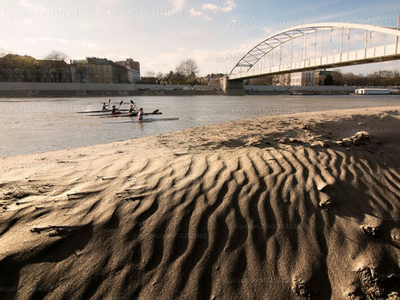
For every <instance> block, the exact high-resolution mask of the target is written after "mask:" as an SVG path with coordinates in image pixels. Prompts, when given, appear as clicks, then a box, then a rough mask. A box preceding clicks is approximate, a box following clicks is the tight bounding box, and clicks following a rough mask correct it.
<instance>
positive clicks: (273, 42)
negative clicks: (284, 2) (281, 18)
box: [228, 22, 400, 79]
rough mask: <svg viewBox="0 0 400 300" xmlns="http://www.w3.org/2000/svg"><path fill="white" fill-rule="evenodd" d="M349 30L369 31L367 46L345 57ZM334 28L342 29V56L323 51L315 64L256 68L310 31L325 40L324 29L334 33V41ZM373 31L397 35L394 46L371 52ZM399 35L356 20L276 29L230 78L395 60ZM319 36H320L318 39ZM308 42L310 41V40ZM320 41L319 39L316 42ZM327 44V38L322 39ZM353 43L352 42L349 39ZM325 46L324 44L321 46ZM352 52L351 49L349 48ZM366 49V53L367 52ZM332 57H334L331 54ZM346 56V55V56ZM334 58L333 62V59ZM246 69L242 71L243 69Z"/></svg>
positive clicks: (254, 48)
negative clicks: (327, 53)
mask: <svg viewBox="0 0 400 300" xmlns="http://www.w3.org/2000/svg"><path fill="white" fill-rule="evenodd" d="M345 29H348V30H349V33H348V38H349V39H350V30H362V31H365V35H366V37H365V43H364V44H365V45H364V49H361V50H360V51H361V52H360V51H359V52H358V53H353V57H352V56H351V55H350V53H347V58H346V57H343V55H342V54H343V53H344V52H343V45H344V41H343V36H344V35H346V34H344V30H345ZM334 30H341V42H340V43H341V44H340V47H341V48H340V53H339V54H340V57H338V58H335V57H334V58H331V59H329V58H328V57H323V55H322V50H321V57H319V60H317V59H315V61H314V62H313V63H309V65H308V66H307V65H306V64H302V63H298V64H297V65H296V64H294V65H293V64H290V66H289V65H288V64H287V65H285V66H281V65H280V66H279V68H275V69H273V70H272V69H270V70H269V71H268V70H262V71H259V70H254V67H255V66H256V65H257V63H258V62H259V61H260V60H261V59H262V58H265V57H266V56H267V55H268V54H270V53H271V52H272V51H274V50H276V49H278V48H279V47H280V48H282V46H283V45H284V44H287V43H289V42H292V44H293V40H296V39H298V38H303V37H307V35H309V34H315V36H316V37H317V34H319V33H321V37H322V39H323V38H324V32H326V31H330V32H331V37H330V38H331V41H330V42H331V43H332V32H333V31H334ZM372 32H377V33H382V34H387V35H390V36H393V38H394V39H395V40H394V43H393V44H391V45H390V46H391V47H390V48H387V49H386V48H385V49H378V50H379V51H381V50H382V51H383V52H382V51H381V52H382V53H381V52H379V51H378V52H377V51H376V49H374V51H367V50H368V49H369V47H368V45H367V41H368V35H369V34H371V35H372ZM399 36H400V30H398V29H396V28H392V27H383V26H377V25H367V24H355V23H340V22H332V23H312V24H307V25H301V26H296V27H292V28H288V29H284V30H281V31H279V32H276V33H274V34H272V35H270V36H268V37H267V38H265V39H263V40H262V41H261V42H258V43H257V44H256V45H255V46H253V47H252V48H251V49H250V50H249V51H248V52H247V53H245V54H244V55H243V56H242V57H241V58H240V59H239V61H238V62H237V63H236V65H235V66H234V67H233V68H232V70H231V71H230V73H229V75H228V76H229V79H246V78H251V77H257V76H263V75H268V74H283V73H290V72H296V71H298V70H307V69H317V68H318V67H320V68H329V67H336V66H346V65H352V64H362V63H370V62H375V61H385V60H393V59H400V49H399V48H400V47H399ZM316 39H317V38H316ZM306 42H307V41H306ZM315 43H317V41H316V42H315ZM322 43H323V41H322ZM349 43H350V41H349ZM321 47H322V46H321ZM348 52H349V51H348ZM363 52H364V54H363ZM330 56H332V55H331V54H330ZM344 56H345V55H344ZM330 60H331V61H330ZM243 68H244V69H245V70H244V71H242V69H243Z"/></svg>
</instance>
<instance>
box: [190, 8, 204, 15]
mask: <svg viewBox="0 0 400 300" xmlns="http://www.w3.org/2000/svg"><path fill="white" fill-rule="evenodd" d="M189 12H190V15H191V16H192V17H201V16H202V15H203V13H202V12H201V11H197V10H195V9H194V8H191V9H190V11H189Z"/></svg>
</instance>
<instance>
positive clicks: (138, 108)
mask: <svg viewBox="0 0 400 300" xmlns="http://www.w3.org/2000/svg"><path fill="white" fill-rule="evenodd" d="M131 103H132V104H133V106H134V107H135V108H136V110H139V108H137V106H136V105H135V103H133V100H131Z"/></svg>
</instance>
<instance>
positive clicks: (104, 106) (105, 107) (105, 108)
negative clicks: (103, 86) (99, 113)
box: [102, 102, 108, 110]
mask: <svg viewBox="0 0 400 300" xmlns="http://www.w3.org/2000/svg"><path fill="white" fill-rule="evenodd" d="M107 106H108V105H107V104H106V103H105V102H104V103H103V108H102V110H108V108H107Z"/></svg>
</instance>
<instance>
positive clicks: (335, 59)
mask: <svg viewBox="0 0 400 300" xmlns="http://www.w3.org/2000/svg"><path fill="white" fill-rule="evenodd" d="M399 49H400V48H399V47H396V44H389V45H384V46H378V47H373V48H368V49H362V50H355V51H349V52H344V53H338V54H334V55H328V56H322V57H319V58H314V59H306V60H302V61H298V62H292V63H289V64H282V65H276V66H269V67H267V68H261V69H255V70H251V71H246V72H240V73H236V74H231V75H229V79H230V80H234V79H242V78H243V79H244V78H252V77H260V76H265V75H277V74H283V73H290V72H297V71H303V70H313V69H314V70H315V69H323V68H328V67H336V66H346V65H353V64H362V63H366V62H371V61H372V62H374V61H377V62H379V61H385V60H389V59H393V57H398V58H399V59H400V50H399Z"/></svg>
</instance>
